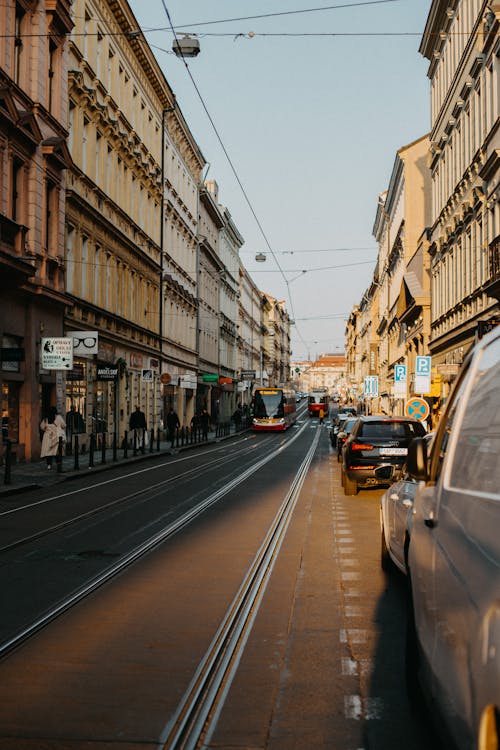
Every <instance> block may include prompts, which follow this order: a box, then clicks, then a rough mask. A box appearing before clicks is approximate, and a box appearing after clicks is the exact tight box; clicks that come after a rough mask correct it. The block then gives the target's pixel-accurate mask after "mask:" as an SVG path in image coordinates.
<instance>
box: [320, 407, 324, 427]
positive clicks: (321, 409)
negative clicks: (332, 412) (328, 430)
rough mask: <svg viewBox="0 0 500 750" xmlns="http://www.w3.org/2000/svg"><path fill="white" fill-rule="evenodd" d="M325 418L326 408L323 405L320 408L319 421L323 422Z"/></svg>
mask: <svg viewBox="0 0 500 750" xmlns="http://www.w3.org/2000/svg"><path fill="white" fill-rule="evenodd" d="M324 419H325V410H324V409H323V407H321V408H320V410H319V423H320V424H323V423H324Z"/></svg>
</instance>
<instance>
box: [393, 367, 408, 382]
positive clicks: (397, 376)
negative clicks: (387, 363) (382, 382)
mask: <svg viewBox="0 0 500 750" xmlns="http://www.w3.org/2000/svg"><path fill="white" fill-rule="evenodd" d="M394 380H395V382H396V383H406V365H396V366H395V368H394Z"/></svg>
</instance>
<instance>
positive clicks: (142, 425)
mask: <svg viewBox="0 0 500 750" xmlns="http://www.w3.org/2000/svg"><path fill="white" fill-rule="evenodd" d="M129 426H130V429H131V430H133V431H134V451H135V450H137V447H138V446H141V447H142V452H143V453H144V447H145V444H146V430H147V424H146V415H145V414H144V412H143V411H141V407H140V406H139V404H137V406H136V407H135V411H133V412H132V414H131V415H130V420H129ZM134 455H135V454H134Z"/></svg>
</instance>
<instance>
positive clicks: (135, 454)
mask: <svg viewBox="0 0 500 750" xmlns="http://www.w3.org/2000/svg"><path fill="white" fill-rule="evenodd" d="M132 453H133V454H134V456H137V430H134V449H133V451H132Z"/></svg>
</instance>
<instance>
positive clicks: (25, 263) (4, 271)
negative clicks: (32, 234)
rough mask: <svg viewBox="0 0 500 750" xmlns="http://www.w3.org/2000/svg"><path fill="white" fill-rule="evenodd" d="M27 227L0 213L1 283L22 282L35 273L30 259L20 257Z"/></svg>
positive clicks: (16, 283) (24, 243)
mask: <svg viewBox="0 0 500 750" xmlns="http://www.w3.org/2000/svg"><path fill="white" fill-rule="evenodd" d="M27 234H28V227H25V226H23V225H22V224H17V223H16V222H15V221H12V219H9V218H8V217H7V216H4V215H3V214H0V267H1V274H0V276H1V279H2V285H6V286H7V287H9V286H12V285H13V284H14V285H18V284H22V283H23V282H25V281H27V280H28V279H29V277H30V276H34V275H35V268H34V266H33V264H32V261H30V260H26V258H25V257H22V255H23V253H24V248H25V245H26V235H27Z"/></svg>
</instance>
